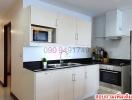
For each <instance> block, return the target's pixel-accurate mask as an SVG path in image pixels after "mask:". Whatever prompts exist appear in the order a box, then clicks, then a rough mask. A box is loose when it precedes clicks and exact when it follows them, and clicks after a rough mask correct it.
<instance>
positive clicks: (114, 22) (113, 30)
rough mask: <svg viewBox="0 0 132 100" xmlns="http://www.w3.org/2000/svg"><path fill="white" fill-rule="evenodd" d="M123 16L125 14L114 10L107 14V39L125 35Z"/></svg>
mask: <svg viewBox="0 0 132 100" xmlns="http://www.w3.org/2000/svg"><path fill="white" fill-rule="evenodd" d="M122 16H123V13H122V11H120V10H113V11H109V12H107V13H106V30H105V31H106V32H105V34H106V37H109V36H121V35H123V31H122V25H123V24H122V22H123V18H122Z"/></svg>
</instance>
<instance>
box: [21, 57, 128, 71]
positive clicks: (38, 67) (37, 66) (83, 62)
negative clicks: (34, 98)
mask: <svg viewBox="0 0 132 100" xmlns="http://www.w3.org/2000/svg"><path fill="white" fill-rule="evenodd" d="M63 61H64V63H68V62H72V63H80V65H71V66H65V67H63V66H61V67H58V68H53V67H52V66H50V64H56V63H59V60H53V61H48V66H47V69H43V68H42V66H43V65H42V62H41V61H34V62H24V63H23V67H24V68H26V69H28V70H30V71H33V72H41V71H49V70H57V69H65V68H73V67H79V66H87V65H95V64H102V63H99V62H93V61H92V60H91V58H85V59H71V60H70V59H69V60H63ZM106 65H113V66H119V67H123V66H128V65H130V60H123V59H110V61H109V63H107V64H106Z"/></svg>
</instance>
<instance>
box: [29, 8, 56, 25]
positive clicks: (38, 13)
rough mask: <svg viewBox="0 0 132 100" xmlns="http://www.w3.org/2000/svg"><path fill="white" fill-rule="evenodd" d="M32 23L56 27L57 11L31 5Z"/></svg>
mask: <svg viewBox="0 0 132 100" xmlns="http://www.w3.org/2000/svg"><path fill="white" fill-rule="evenodd" d="M30 9H31V12H30V13H31V24H35V25H41V26H47V27H53V28H56V21H57V13H56V12H54V11H50V10H47V9H42V8H39V7H34V6H31V8H30Z"/></svg>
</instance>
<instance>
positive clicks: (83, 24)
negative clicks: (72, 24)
mask: <svg viewBox="0 0 132 100" xmlns="http://www.w3.org/2000/svg"><path fill="white" fill-rule="evenodd" d="M77 33H78V43H77V44H78V45H80V46H87V47H91V20H89V21H87V20H82V19H77Z"/></svg>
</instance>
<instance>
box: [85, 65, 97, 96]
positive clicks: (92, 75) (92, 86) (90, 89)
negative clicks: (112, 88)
mask: <svg viewBox="0 0 132 100" xmlns="http://www.w3.org/2000/svg"><path fill="white" fill-rule="evenodd" d="M85 81H86V82H85V98H87V97H89V96H92V95H93V94H96V92H97V91H98V89H99V65H89V66H87V67H86V69H85Z"/></svg>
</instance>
